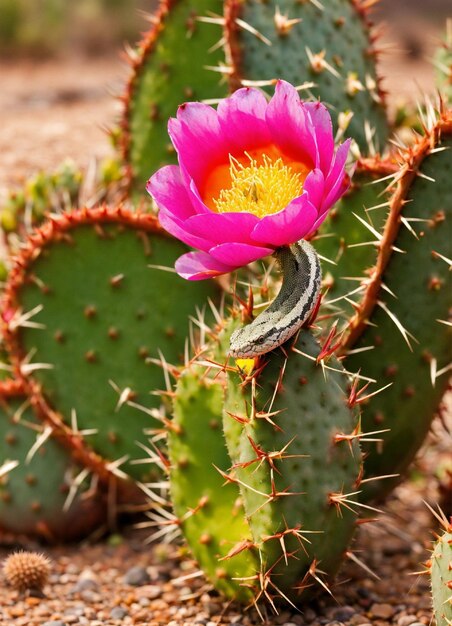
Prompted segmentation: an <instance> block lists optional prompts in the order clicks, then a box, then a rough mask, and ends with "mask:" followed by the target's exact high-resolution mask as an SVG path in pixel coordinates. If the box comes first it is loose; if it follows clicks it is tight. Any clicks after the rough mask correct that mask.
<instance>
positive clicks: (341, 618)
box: [333, 605, 356, 622]
mask: <svg viewBox="0 0 452 626" xmlns="http://www.w3.org/2000/svg"><path fill="white" fill-rule="evenodd" d="M355 613H356V611H355V609H354V608H353V607H352V606H348V605H345V606H341V607H339V608H338V609H336V610H335V611H333V619H335V620H337V621H338V622H347V621H348V620H349V619H351V618H352V617H353V615H354V614H355Z"/></svg>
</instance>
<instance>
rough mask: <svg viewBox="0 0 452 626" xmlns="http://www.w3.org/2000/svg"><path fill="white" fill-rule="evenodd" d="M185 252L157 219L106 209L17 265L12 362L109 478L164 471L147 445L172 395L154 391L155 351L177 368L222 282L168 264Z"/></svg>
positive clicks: (157, 374) (11, 289)
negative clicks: (193, 322)
mask: <svg viewBox="0 0 452 626" xmlns="http://www.w3.org/2000/svg"><path fill="white" fill-rule="evenodd" d="M183 250H184V246H183V245H182V244H180V243H179V242H177V241H175V240H172V239H170V238H168V237H167V236H165V235H164V233H162V231H161V230H160V229H159V227H158V224H157V222H156V220H155V219H154V218H152V217H151V216H149V215H142V214H139V213H136V214H135V213H130V212H128V211H126V210H124V209H108V208H106V207H100V208H98V209H91V210H80V211H74V212H73V213H69V214H64V215H62V216H60V217H59V218H55V219H53V220H51V221H49V222H48V223H46V224H45V225H44V226H43V227H42V228H41V229H40V230H38V231H36V233H35V234H34V235H32V236H31V237H30V239H29V240H28V241H27V242H26V245H25V247H24V249H23V251H22V253H21V256H20V257H19V258H18V259H17V261H16V263H15V265H14V266H13V268H12V270H11V273H10V277H9V281H8V284H7V286H6V293H5V298H4V303H3V304H4V306H3V330H4V333H5V335H6V343H7V346H8V348H9V352H10V358H11V360H12V362H13V364H14V365H15V367H16V370H17V372H18V375H20V376H22V377H25V378H26V380H27V384H28V386H29V387H30V388H31V389H30V393H31V395H32V396H33V398H34V399H35V400H34V401H35V405H36V407H37V408H38V410H39V411H40V413H41V414H42V416H43V417H44V420H47V421H50V423H52V424H53V425H54V426H55V427H58V428H61V429H62V430H63V431H64V433H65V440H66V443H67V445H68V447H69V448H70V450H71V451H72V452H74V453H76V456H77V458H79V460H80V461H81V462H82V464H83V465H85V466H87V467H90V468H91V469H93V471H95V472H96V473H97V474H98V475H99V476H100V477H101V478H104V479H105V480H109V479H110V478H111V476H112V473H113V474H117V475H118V476H119V477H122V478H124V477H125V476H126V475H130V476H132V477H134V478H136V479H139V480H145V479H148V478H149V477H151V476H152V475H153V474H154V472H153V470H152V465H150V464H149V462H146V461H148V459H147V456H148V455H147V453H146V452H145V451H143V450H142V448H141V447H140V445H141V446H142V445H147V444H148V440H149V438H152V436H153V434H155V432H156V431H158V432H160V429H161V428H162V424H161V422H160V421H158V419H155V417H152V416H151V414H152V409H156V410H157V409H158V408H159V406H160V405H161V403H162V398H161V396H156V395H152V394H150V393H149V392H150V391H151V392H152V391H154V390H159V389H163V388H164V376H163V372H162V369H161V367H159V366H158V365H155V364H153V363H151V362H150V361H149V358H150V357H151V358H152V357H153V358H155V359H159V358H160V357H159V355H160V351H161V352H162V353H163V354H164V355H165V357H166V359H167V360H168V362H170V363H171V362H175V363H177V362H178V361H179V360H180V358H181V355H182V354H183V351H184V343H185V337H186V334H187V332H188V316H189V315H190V314H194V312H195V307H196V305H199V306H201V307H202V306H203V304H204V302H205V301H206V299H207V297H208V296H215V292H216V288H215V285H214V284H213V283H212V282H209V283H200V284H199V285H189V284H188V283H187V282H185V281H183V280H182V279H180V278H179V277H178V276H177V275H175V274H173V273H168V272H166V271H162V269H161V267H163V268H165V267H167V268H172V267H173V264H174V260H175V259H176V258H177V257H178V256H179V255H180V253H181V252H183ZM149 266H151V267H149ZM29 355H32V358H33V363H32V364H30V363H28V362H27V359H28V357H29ZM132 402H135V403H138V404H141V405H144V406H145V408H146V409H147V410H148V411H149V410H150V411H151V414H149V413H145V412H140V411H138V410H137V409H136V408H134V407H133V406H132ZM86 429H88V431H87V432H86V435H84V434H83V433H84V431H85V430H86ZM137 442H138V443H137ZM74 448H75V450H74ZM140 459H144V460H143V462H142V463H139V460H140ZM118 460H119V461H118ZM119 466H120V467H119ZM123 472H125V474H124V473H123Z"/></svg>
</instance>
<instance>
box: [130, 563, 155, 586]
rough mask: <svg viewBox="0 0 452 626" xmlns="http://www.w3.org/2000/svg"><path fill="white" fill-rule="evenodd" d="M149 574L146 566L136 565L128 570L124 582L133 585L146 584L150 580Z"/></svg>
mask: <svg viewBox="0 0 452 626" xmlns="http://www.w3.org/2000/svg"><path fill="white" fill-rule="evenodd" d="M150 580H151V579H150V578H149V574H148V573H147V571H146V569H145V568H144V567H141V566H140V565H136V566H135V567H131V568H130V569H129V571H128V572H126V574H125V576H124V582H125V583H126V585H132V586H133V587H140V586H141V585H146V583H148V582H150Z"/></svg>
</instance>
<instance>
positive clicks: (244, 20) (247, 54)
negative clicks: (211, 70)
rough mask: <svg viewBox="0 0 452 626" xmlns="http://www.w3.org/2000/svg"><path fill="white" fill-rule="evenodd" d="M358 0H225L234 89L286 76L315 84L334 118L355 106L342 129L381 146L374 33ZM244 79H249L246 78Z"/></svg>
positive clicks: (364, 143)
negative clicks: (264, 0)
mask: <svg viewBox="0 0 452 626" xmlns="http://www.w3.org/2000/svg"><path fill="white" fill-rule="evenodd" d="M360 5H361V3H360V2H359V1H358V0H356V1H355V2H353V1H350V0H328V2H320V1H319V2H313V1H312V2H300V1H299V0H282V1H280V0H269V1H268V2H261V1H260V0H244V1H241V0H228V1H227V3H226V9H225V14H226V42H227V43H226V46H227V56H228V58H229V60H230V62H231V64H232V67H231V83H232V86H233V87H234V88H237V87H238V86H240V84H243V82H244V81H258V82H259V81H264V82H265V81H271V80H275V79H278V78H283V79H285V80H287V81H288V82H290V83H292V84H293V85H301V84H303V83H308V84H311V83H314V84H313V85H312V86H311V88H310V90H309V91H307V92H306V93H308V94H309V93H311V94H312V96H313V97H314V98H320V99H321V100H322V101H323V102H325V103H326V104H327V105H330V107H331V110H332V112H333V113H334V116H335V117H336V120H337V117H338V115H339V113H341V112H348V111H350V110H351V111H353V118H352V120H351V122H350V126H349V128H348V130H347V132H348V134H349V135H350V136H351V137H354V138H355V139H356V141H357V143H358V145H359V146H360V149H361V151H362V153H363V154H368V153H369V142H370V141H371V138H372V141H373V145H374V147H375V148H376V149H377V150H381V149H382V148H383V147H384V145H385V143H386V139H387V134H388V123H387V120H386V116H385V110H384V106H383V103H382V94H381V91H380V89H379V81H378V77H377V76H376V72H375V64H374V58H373V57H374V56H375V52H374V51H373V45H372V41H373V36H372V35H371V34H370V31H369V25H368V24H367V21H366V11H365V9H364V8H362V7H361V6H360ZM247 84H248V83H247Z"/></svg>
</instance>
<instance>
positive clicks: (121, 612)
mask: <svg viewBox="0 0 452 626" xmlns="http://www.w3.org/2000/svg"><path fill="white" fill-rule="evenodd" d="M128 614H129V612H128V611H127V609H125V608H124V607H123V606H115V607H114V608H113V609H112V610H111V611H110V617H111V618H112V619H124V617H125V616H126V615H128Z"/></svg>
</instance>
